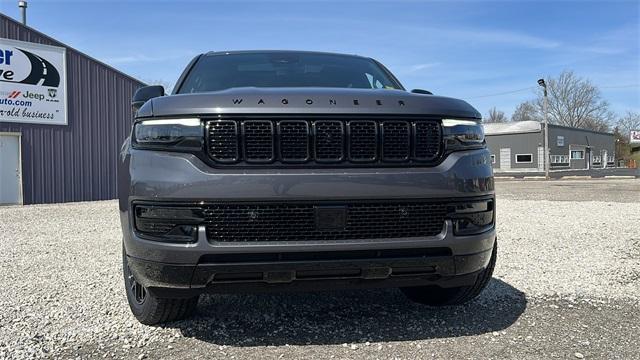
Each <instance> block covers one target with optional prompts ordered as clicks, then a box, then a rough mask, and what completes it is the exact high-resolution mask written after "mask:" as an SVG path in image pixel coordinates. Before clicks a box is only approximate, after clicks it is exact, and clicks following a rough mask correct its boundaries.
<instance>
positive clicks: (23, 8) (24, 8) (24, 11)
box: [18, 0, 27, 25]
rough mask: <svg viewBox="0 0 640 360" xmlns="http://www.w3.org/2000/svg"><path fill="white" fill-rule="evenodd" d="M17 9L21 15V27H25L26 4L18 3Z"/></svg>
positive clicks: (24, 2)
mask: <svg viewBox="0 0 640 360" xmlns="http://www.w3.org/2000/svg"><path fill="white" fill-rule="evenodd" d="M18 7H19V8H20V13H21V14H22V25H27V2H26V1H24V0H21V1H18Z"/></svg>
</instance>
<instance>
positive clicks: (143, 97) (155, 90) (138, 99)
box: [131, 85, 164, 112]
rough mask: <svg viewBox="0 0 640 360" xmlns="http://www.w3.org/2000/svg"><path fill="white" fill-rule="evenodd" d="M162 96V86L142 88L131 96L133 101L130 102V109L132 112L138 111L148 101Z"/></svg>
mask: <svg viewBox="0 0 640 360" xmlns="http://www.w3.org/2000/svg"><path fill="white" fill-rule="evenodd" d="M160 96H164V87H163V86H162V85H151V86H144V87H141V88H139V89H138V90H136V93H135V94H133V100H132V101H131V107H132V108H133V111H134V112H135V111H138V109H140V107H142V105H144V103H146V102H147V101H148V100H150V99H153V98H156V97H160Z"/></svg>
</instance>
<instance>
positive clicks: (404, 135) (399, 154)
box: [382, 121, 410, 161]
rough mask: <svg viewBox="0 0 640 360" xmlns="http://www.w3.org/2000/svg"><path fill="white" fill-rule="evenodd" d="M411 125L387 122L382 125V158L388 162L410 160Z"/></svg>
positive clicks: (403, 122)
mask: <svg viewBox="0 0 640 360" xmlns="http://www.w3.org/2000/svg"><path fill="white" fill-rule="evenodd" d="M409 130H410V129H409V123H408V122H406V121H385V122H383V123H382V158H383V160H387V161H405V160H407V159H409V150H410V145H409V144H410V140H409V136H410V133H409Z"/></svg>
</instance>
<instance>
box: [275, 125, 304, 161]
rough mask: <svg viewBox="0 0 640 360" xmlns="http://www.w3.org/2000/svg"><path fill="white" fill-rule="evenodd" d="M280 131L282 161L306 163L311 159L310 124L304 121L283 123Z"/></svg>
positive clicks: (279, 127) (279, 126)
mask: <svg viewBox="0 0 640 360" xmlns="http://www.w3.org/2000/svg"><path fill="white" fill-rule="evenodd" d="M278 129H279V136H280V158H281V159H282V161H306V160H307V159H308V158H309V124H308V123H307V122H306V121H302V120H289V121H281V122H280V123H279V124H278Z"/></svg>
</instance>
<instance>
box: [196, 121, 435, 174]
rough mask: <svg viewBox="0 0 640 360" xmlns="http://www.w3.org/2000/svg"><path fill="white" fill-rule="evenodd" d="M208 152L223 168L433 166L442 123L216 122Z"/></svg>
mask: <svg viewBox="0 0 640 360" xmlns="http://www.w3.org/2000/svg"><path fill="white" fill-rule="evenodd" d="M207 131H208V133H207V135H208V137H207V146H208V148H207V151H208V153H209V156H210V158H211V159H212V160H213V161H214V162H215V163H220V164H222V165H230V164H234V165H243V164H246V165H253V166H256V165H265V164H272V165H270V166H278V165H288V164H292V165H296V166H305V165H312V166H313V165H318V166H321V165H324V166H345V165H349V164H354V165H360V166H386V165H396V166H400V165H420V166H424V165H430V164H435V163H437V161H438V160H439V159H440V158H441V155H442V129H441V124H440V122H439V121H436V120H397V119H395V120H394V119H383V120H367V119H362V120H358V118H356V119H353V118H352V119H348V120H324V119H321V120H313V119H312V120H309V119H299V118H297V117H294V118H293V119H292V118H289V119H282V120H279V119H276V120H244V119H238V120H235V119H234V120H226V119H225V120H210V121H208V122H207Z"/></svg>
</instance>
